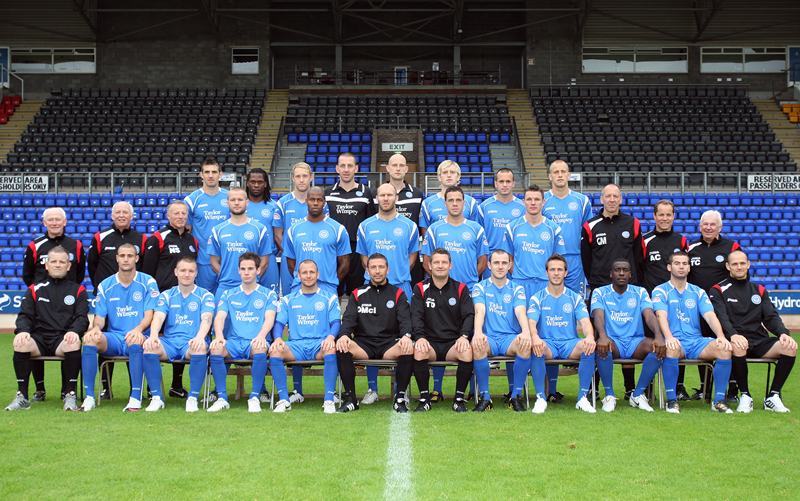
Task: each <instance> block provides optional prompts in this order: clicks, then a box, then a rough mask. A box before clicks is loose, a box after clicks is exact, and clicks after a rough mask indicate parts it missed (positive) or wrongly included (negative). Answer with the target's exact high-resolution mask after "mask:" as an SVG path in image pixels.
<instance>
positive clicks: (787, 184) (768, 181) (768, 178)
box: [747, 174, 800, 191]
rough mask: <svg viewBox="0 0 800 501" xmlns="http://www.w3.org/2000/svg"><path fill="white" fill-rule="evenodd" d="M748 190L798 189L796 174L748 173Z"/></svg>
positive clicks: (799, 183)
mask: <svg viewBox="0 0 800 501" xmlns="http://www.w3.org/2000/svg"><path fill="white" fill-rule="evenodd" d="M747 190H748V191H772V190H775V191H800V175H798V174H748V176H747Z"/></svg>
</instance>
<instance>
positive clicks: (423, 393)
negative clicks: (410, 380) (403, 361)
mask: <svg viewBox="0 0 800 501" xmlns="http://www.w3.org/2000/svg"><path fill="white" fill-rule="evenodd" d="M414 379H416V380H417V387H418V388H419V398H420V400H428V399H430V398H431V396H430V391H429V390H428V384H429V383H430V364H429V363H428V360H427V359H426V360H415V361H414Z"/></svg>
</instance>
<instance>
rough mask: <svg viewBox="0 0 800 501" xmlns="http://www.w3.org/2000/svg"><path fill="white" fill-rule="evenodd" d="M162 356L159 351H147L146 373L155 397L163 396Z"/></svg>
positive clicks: (148, 384)
mask: <svg viewBox="0 0 800 501" xmlns="http://www.w3.org/2000/svg"><path fill="white" fill-rule="evenodd" d="M160 359H161V357H160V355H158V354H157V353H145V355H144V361H143V365H144V375H145V377H147V386H149V387H150V394H152V395H153V396H154V397H160V396H161V360H160Z"/></svg>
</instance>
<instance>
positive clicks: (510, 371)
mask: <svg viewBox="0 0 800 501" xmlns="http://www.w3.org/2000/svg"><path fill="white" fill-rule="evenodd" d="M514 376H515V374H514V362H506V380H508V392H509V393H513V392H514ZM527 378H528V374H525V379H527Z"/></svg>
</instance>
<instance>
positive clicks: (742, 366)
mask: <svg viewBox="0 0 800 501" xmlns="http://www.w3.org/2000/svg"><path fill="white" fill-rule="evenodd" d="M747 372H748V371H747V357H737V356H734V357H733V358H731V375H732V376H733V377H735V378H736V381H737V383H738V384H739V391H741V392H742V393H746V394H747V395H750V385H749V383H748V381H747V379H748V378H747Z"/></svg>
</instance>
